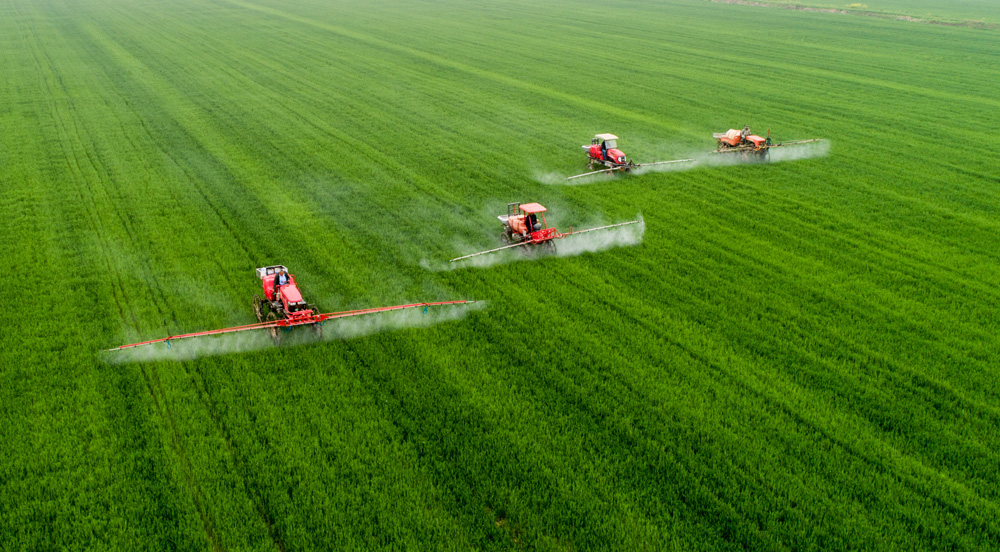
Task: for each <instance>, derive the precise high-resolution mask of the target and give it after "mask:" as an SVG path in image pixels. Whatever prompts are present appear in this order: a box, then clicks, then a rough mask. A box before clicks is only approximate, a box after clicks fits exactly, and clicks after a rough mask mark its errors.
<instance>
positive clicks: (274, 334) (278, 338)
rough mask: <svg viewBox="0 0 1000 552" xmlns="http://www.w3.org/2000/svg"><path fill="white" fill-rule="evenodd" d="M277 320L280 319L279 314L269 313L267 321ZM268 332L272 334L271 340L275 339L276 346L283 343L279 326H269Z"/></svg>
mask: <svg viewBox="0 0 1000 552" xmlns="http://www.w3.org/2000/svg"><path fill="white" fill-rule="evenodd" d="M277 321H278V316H277V315H276V314H274V313H273V312H269V313H267V322H277ZM267 333H268V335H270V336H271V341H274V346H275V347H277V346H279V345H281V332H279V331H278V328H268V329H267Z"/></svg>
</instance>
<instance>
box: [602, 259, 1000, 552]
mask: <svg viewBox="0 0 1000 552" xmlns="http://www.w3.org/2000/svg"><path fill="white" fill-rule="evenodd" d="M731 253H733V254H738V252H731ZM595 295H601V294H599V293H598V294H595ZM690 300H692V299H690V298H689V301H690ZM607 306H608V308H609V309H611V310H612V311H617V312H618V313H619V315H620V316H622V317H624V318H629V319H632V320H634V322H635V323H636V324H638V325H640V326H642V327H645V328H646V329H647V331H649V332H653V334H654V335H662V338H663V339H666V340H668V341H670V342H672V343H675V344H676V345H677V346H678V347H680V348H681V349H682V350H685V351H687V352H689V353H690V355H691V356H692V358H696V359H698V360H699V361H700V362H704V363H707V365H709V366H710V367H713V368H715V369H716V371H718V372H719V373H720V374H724V375H725V377H726V378H728V379H732V380H733V381H737V382H738V383H739V384H740V385H741V386H742V387H745V388H746V389H748V390H750V391H752V392H754V393H755V394H758V395H760V396H761V398H762V399H764V400H765V401H767V402H771V403H773V404H775V405H776V406H778V407H780V408H781V409H782V410H783V411H786V412H787V413H789V414H791V415H794V418H793V419H797V420H800V421H801V423H802V424H803V425H804V426H805V427H810V428H812V429H815V430H818V431H821V433H823V434H824V436H825V437H827V438H828V439H829V441H830V442H832V443H834V444H836V445H837V446H838V447H840V448H842V449H843V450H845V451H846V452H849V453H851V454H852V455H855V456H857V457H858V458H859V459H861V460H864V461H865V462H866V463H868V464H871V465H877V466H881V467H882V468H883V471H884V472H885V473H887V474H888V473H895V474H897V475H898V476H899V477H900V478H902V479H904V480H905V481H906V482H907V485H908V486H909V487H910V488H911V490H912V491H913V492H915V493H917V494H918V495H923V496H926V497H927V498H929V499H932V500H935V501H936V502H938V503H939V504H940V505H942V506H947V507H949V508H950V509H952V510H953V511H954V512H955V513H957V514H958V515H961V516H963V517H965V518H966V519H967V520H969V521H970V522H971V523H973V524H984V523H985V522H984V521H983V520H980V519H975V518H973V517H970V514H967V513H966V512H970V511H980V510H982V509H983V507H984V506H986V505H988V504H990V501H989V500H988V499H986V498H984V497H983V496H981V495H980V493H979V492H977V491H974V490H971V488H970V487H969V486H968V485H967V484H966V483H964V482H961V481H958V480H955V479H953V478H951V477H949V476H947V475H944V474H942V473H940V472H939V471H938V470H937V469H935V468H931V467H928V466H927V465H925V464H924V463H923V462H922V461H921V460H919V459H918V458H917V457H916V456H911V458H912V461H913V462H915V464H916V466H917V467H910V468H907V469H905V470H903V471H899V469H898V468H901V467H902V466H893V465H892V464H891V463H890V462H888V461H887V460H885V459H882V458H879V457H877V456H872V455H869V454H866V453H862V452H861V451H860V450H859V449H858V448H856V447H854V446H853V445H851V444H849V443H847V442H846V441H844V440H843V439H841V438H839V437H837V436H835V435H833V434H832V433H831V432H829V431H828V430H826V429H825V428H823V427H821V425H820V424H819V423H818V422H814V421H812V420H810V419H808V418H806V417H805V416H803V415H802V414H800V413H799V412H798V411H797V410H796V409H795V408H793V407H792V406H791V405H790V404H787V403H786V401H783V400H781V399H780V398H779V397H778V396H776V395H772V394H770V393H767V392H766V391H764V390H762V389H758V388H757V387H756V386H755V385H753V384H752V383H751V382H749V381H744V378H743V377H741V376H738V375H736V374H735V373H733V372H732V371H731V370H729V369H726V368H724V367H723V366H721V365H719V364H717V363H715V362H714V361H713V360H712V359H711V358H709V357H708V356H706V355H705V354H703V353H701V352H698V351H695V350H693V349H690V348H688V347H686V346H684V345H683V343H681V342H680V341H677V340H674V339H673V338H671V337H669V335H666V334H662V332H659V333H657V332H656V327H655V326H654V325H653V324H652V323H651V322H650V321H648V320H645V319H643V318H642V317H640V316H636V315H635V314H634V311H628V310H627V309H625V308H624V307H623V306H621V305H617V304H613V303H609V304H608V305H607ZM702 310H704V311H706V312H708V311H710V310H711V307H710V305H707V304H706V305H705V307H704V309H702ZM700 323H701V324H707V322H705V321H700ZM761 337H762V338H763V339H766V338H767V336H761ZM831 346H833V345H832V344H831ZM840 346H847V347H848V348H856V347H857V345H854V346H853V347H852V346H851V345H850V344H846V343H841V345H840ZM859 354H860V356H859V358H863V357H868V358H873V359H879V361H878V362H880V363H882V364H883V365H887V366H888V365H891V364H892V363H891V361H890V360H889V359H888V358H886V357H884V355H880V354H877V353H875V352H873V351H871V350H867V349H864V350H862V351H860V353H859ZM899 371H902V372H904V373H909V372H910V371H909V370H906V369H904V368H902V367H901V366H896V370H894V371H892V372H890V373H889V375H895V372H899ZM910 376H911V377H914V376H915V375H914V374H912V373H911V374H910ZM895 379H896V380H897V381H899V382H900V383H901V385H902V387H903V388H904V389H907V388H912V389H914V390H915V391H916V392H917V393H918V394H921V395H927V396H928V397H930V398H933V395H929V393H930V390H934V391H937V392H940V391H948V392H949V393H950V394H953V395H955V396H956V398H958V399H964V397H962V396H960V395H957V394H956V393H955V392H954V391H953V390H950V389H948V388H946V387H943V386H941V385H940V384H938V383H936V382H933V381H931V382H930V385H929V386H928V385H926V384H923V383H921V382H920V381H914V382H910V381H908V380H901V379H899V378H895ZM941 402H942V403H946V404H947V403H948V401H941ZM965 402H966V403H967V404H966V406H979V405H978V403H974V402H971V403H970V402H968V400H967V399H965ZM981 414H987V415H990V414H993V417H994V418H995V417H996V415H995V413H988V412H983V413H981ZM865 419H868V420H869V422H871V423H877V420H873V419H870V416H865ZM935 478H942V481H944V482H945V485H946V486H949V487H952V488H957V489H960V490H961V491H960V493H961V494H963V495H964V496H965V498H963V499H962V500H974V501H976V502H979V504H978V506H977V507H976V508H974V509H971V510H966V509H962V508H959V507H957V506H955V505H954V504H952V503H951V502H950V501H948V500H947V499H945V498H944V497H942V496H938V493H932V492H931V491H930V490H928V489H926V488H924V487H922V486H921V485H920V482H921V481H920V480H921V479H925V480H927V479H930V480H933V479H935ZM981 528H989V525H988V524H986V525H981ZM992 532H994V533H996V528H995V527H994V528H992Z"/></svg>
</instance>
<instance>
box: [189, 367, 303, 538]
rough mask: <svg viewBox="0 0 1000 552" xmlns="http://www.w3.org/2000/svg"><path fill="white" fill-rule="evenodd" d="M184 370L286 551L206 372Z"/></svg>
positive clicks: (272, 535) (270, 533)
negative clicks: (208, 381)
mask: <svg viewBox="0 0 1000 552" xmlns="http://www.w3.org/2000/svg"><path fill="white" fill-rule="evenodd" d="M184 371H185V373H186V374H187V377H188V379H190V380H191V382H192V384H193V385H194V387H195V389H196V390H197V391H198V398H199V399H200V400H201V402H202V405H204V407H205V410H206V411H207V412H208V416H209V419H211V420H212V423H213V424H214V425H215V428H216V430H218V431H219V433H220V434H221V435H222V437H223V439H224V440H225V443H226V450H227V452H228V453H229V457H230V458H232V459H233V462H234V463H235V464H236V467H237V469H238V470H239V474H240V482H241V483H242V484H243V492H244V494H245V495H246V496H247V497H248V498H249V499H250V501H251V502H252V503H253V505H254V509H255V510H256V511H257V515H258V516H259V518H260V521H261V523H262V524H263V525H264V527H265V528H266V529H267V535H268V537H270V539H271V542H272V543H273V544H274V546H275V547H276V548H277V549H278V552H284V551H285V550H286V548H287V547H286V546H285V542H284V540H283V539H282V537H281V534H280V532H279V531H278V528H277V526H276V525H275V517H274V514H273V513H272V512H271V508H270V507H269V506H268V504H267V500H266V498H265V497H264V495H263V492H262V491H260V490H251V487H253V489H256V488H257V486H256V485H250V484H249V481H250V479H251V476H250V474H251V473H252V472H251V470H250V469H249V466H247V464H246V461H245V460H244V457H243V454H242V453H241V451H240V447H239V445H238V444H237V443H236V441H235V440H234V439H233V435H232V432H231V431H230V430H229V426H228V425H227V424H226V422H225V420H224V419H223V417H222V416H221V415H220V414H219V409H218V408H217V407H216V404H215V399H214V398H213V397H212V393H211V391H209V390H208V385H207V383H206V381H207V380H206V379H205V374H204V372H203V371H202V370H200V369H196V370H195V371H196V373H197V377H195V374H194V373H192V371H191V370H190V369H189V368H188V364H185V366H184ZM199 382H200V383H199Z"/></svg>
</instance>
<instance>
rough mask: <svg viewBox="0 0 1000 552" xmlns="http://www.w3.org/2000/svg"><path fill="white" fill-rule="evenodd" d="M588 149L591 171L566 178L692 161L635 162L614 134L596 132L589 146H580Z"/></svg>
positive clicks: (589, 168) (588, 162)
mask: <svg viewBox="0 0 1000 552" xmlns="http://www.w3.org/2000/svg"><path fill="white" fill-rule="evenodd" d="M580 147H581V148H583V149H584V150H586V151H587V170H589V171H590V172H585V173H583V174H578V175H574V176H571V177H569V178H567V179H566V180H573V179H574V178H582V177H584V176H590V175H592V174H601V173H605V174H611V173H613V172H615V171H620V172H631V171H632V170H633V169H638V168H640V167H649V166H652V165H666V164H668V163H684V162H686V161H692V159H678V160H676V161H655V162H653V163H635V162H634V161H632V160H630V159H628V157H626V156H625V153H624V152H622V150H620V149H618V137H617V136H615V135H614V134H595V135H594V137H593V138H592V139H591V140H590V145H589V146H580ZM599 166H602V167H604V168H603V169H597V170H594V168H595V167H599Z"/></svg>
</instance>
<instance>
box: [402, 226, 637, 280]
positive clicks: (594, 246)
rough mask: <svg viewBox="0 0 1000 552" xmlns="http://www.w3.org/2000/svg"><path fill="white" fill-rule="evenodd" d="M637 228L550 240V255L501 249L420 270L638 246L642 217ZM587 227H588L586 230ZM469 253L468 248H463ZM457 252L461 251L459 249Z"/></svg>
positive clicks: (425, 263) (424, 264) (541, 248)
mask: <svg viewBox="0 0 1000 552" xmlns="http://www.w3.org/2000/svg"><path fill="white" fill-rule="evenodd" d="M636 219H637V220H638V221H639V222H638V223H637V224H630V225H628V226H619V227H617V228H610V229H608V230H596V231H594V232H587V233H585V234H575V235H571V236H568V237H566V238H564V239H561V240H554V242H555V243H556V252H555V253H551V252H548V250H547V249H545V246H544V245H542V246H533V245H529V246H523V247H513V248H511V249H504V250H501V251H497V252H494V253H487V254H485V255H480V256H478V257H470V258H468V259H463V260H461V261H456V262H453V263H447V262H431V261H427V260H426V259H425V260H422V261H421V262H420V266H422V267H424V268H425V269H427V270H432V271H435V272H439V271H442V270H456V269H459V268H470V267H471V268H485V267H488V266H494V265H499V264H507V263H512V262H517V261H530V260H534V259H538V258H542V257H545V256H555V257H573V256H576V255H581V254H583V253H592V252H595V251H603V250H605V249H610V248H612V247H625V246H631V245H637V244H639V243H642V236H643V234H645V233H646V222H645V221H644V220H643V219H642V215H638V216H637V217H636ZM603 224H605V223H597V224H594V225H592V226H601V225H603ZM589 227H591V225H588V228H589ZM463 249H471V248H468V247H467V248H463ZM460 250H461V249H460Z"/></svg>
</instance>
